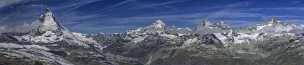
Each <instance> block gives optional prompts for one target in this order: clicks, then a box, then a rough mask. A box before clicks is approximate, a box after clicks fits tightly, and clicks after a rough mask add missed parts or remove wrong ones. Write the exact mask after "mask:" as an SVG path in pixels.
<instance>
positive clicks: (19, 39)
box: [0, 9, 304, 65]
mask: <svg viewBox="0 0 304 65" xmlns="http://www.w3.org/2000/svg"><path fill="white" fill-rule="evenodd" d="M303 29H304V26H301V25H295V24H287V23H283V22H280V21H278V20H277V19H276V18H272V20H271V21H270V22H267V23H265V24H259V25H256V26H253V27H250V28H237V29H236V28H231V27H230V26H228V25H227V24H224V22H223V21H220V22H215V23H212V22H209V21H207V20H205V21H203V22H201V23H200V24H199V25H198V26H196V27H195V28H194V29H193V30H192V29H191V28H188V27H186V28H177V27H174V26H168V25H166V24H165V22H164V21H162V20H156V21H155V22H154V23H152V24H151V25H149V26H146V27H139V28H138V29H135V30H130V31H127V32H124V33H111V34H105V33H92V34H90V33H87V34H84V33H78V32H71V31H68V29H67V28H65V27H64V26H63V25H61V24H60V22H59V21H57V20H56V18H55V16H54V14H53V12H52V11H51V10H50V9H46V10H45V12H44V13H43V14H42V15H41V17H40V18H39V23H38V24H36V25H34V26H33V29H32V30H31V31H30V32H27V33H18V32H12V33H2V34H1V35H0V65H1V64H5V65H7V64H8V65H18V64H20V63H23V64H25V65H252V64H253V65H269V64H270V65H272V64H273V65H286V64H287V65H300V64H303V62H302V61H303V60H304V57H303V54H304V53H303V52H302V51H303V49H302V48H303V47H304V44H303V42H304V35H303ZM284 58H288V59H297V60H299V61H297V60H286V59H284ZM264 61H267V62H264ZM268 61H270V62H268ZM278 61H280V62H281V61H282V62H281V63H280V62H279V63H276V62H278ZM273 62H274V63H273Z"/></svg>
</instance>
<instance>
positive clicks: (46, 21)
mask: <svg viewBox="0 0 304 65" xmlns="http://www.w3.org/2000/svg"><path fill="white" fill-rule="evenodd" d="M40 23H41V24H40V25H39V28H38V30H39V31H40V32H42V31H59V30H62V29H63V28H62V27H61V26H60V25H59V24H58V23H57V22H56V21H55V17H54V15H53V13H52V11H51V10H50V9H49V8H47V9H46V10H45V12H44V13H43V14H42V16H41V17H40Z"/></svg>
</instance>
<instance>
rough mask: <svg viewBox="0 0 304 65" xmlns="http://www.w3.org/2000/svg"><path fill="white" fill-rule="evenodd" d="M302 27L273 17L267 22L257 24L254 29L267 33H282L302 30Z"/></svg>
mask: <svg viewBox="0 0 304 65" xmlns="http://www.w3.org/2000/svg"><path fill="white" fill-rule="evenodd" d="M301 28H303V27H301V26H299V25H295V24H288V23H283V22H281V21H279V20H277V19H276V17H273V18H272V19H271V21H269V22H267V23H265V24H260V25H257V26H256V27H255V29H254V30H257V31H260V32H267V33H282V32H292V31H295V30H300V29H301Z"/></svg>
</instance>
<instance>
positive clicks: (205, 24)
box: [197, 20, 229, 29]
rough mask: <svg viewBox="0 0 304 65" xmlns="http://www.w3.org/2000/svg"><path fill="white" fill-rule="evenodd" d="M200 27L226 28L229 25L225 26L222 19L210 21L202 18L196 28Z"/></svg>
mask: <svg viewBox="0 0 304 65" xmlns="http://www.w3.org/2000/svg"><path fill="white" fill-rule="evenodd" d="M201 28H212V29H214V28H218V29H226V28H229V26H227V25H226V24H225V23H224V21H219V22H215V23H210V22H209V21H208V20H204V21H203V22H201V23H200V24H199V25H198V26H197V29H201Z"/></svg>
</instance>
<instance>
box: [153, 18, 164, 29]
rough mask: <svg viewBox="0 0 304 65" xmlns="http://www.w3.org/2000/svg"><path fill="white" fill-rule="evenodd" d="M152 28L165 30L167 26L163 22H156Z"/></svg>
mask: <svg viewBox="0 0 304 65" xmlns="http://www.w3.org/2000/svg"><path fill="white" fill-rule="evenodd" d="M152 26H153V27H154V28H164V27H165V26H166V24H165V23H164V22H163V21H162V20H160V19H159V20H156V21H155V22H154V23H153V24H152Z"/></svg>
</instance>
